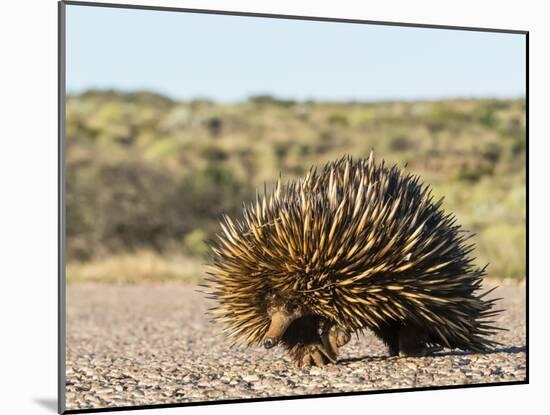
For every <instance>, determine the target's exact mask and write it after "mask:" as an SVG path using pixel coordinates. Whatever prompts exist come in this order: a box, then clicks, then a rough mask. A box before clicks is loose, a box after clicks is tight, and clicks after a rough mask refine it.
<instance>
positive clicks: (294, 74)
mask: <svg viewBox="0 0 550 415" xmlns="http://www.w3.org/2000/svg"><path fill="white" fill-rule="evenodd" d="M66 19H67V20H66V21H67V29H66V34H67V60H66V62H67V91H68V92H69V93H77V92H81V91H84V90H86V89H91V88H101V89H106V88H108V89H111V88H112V89H119V90H125V91H131V90H137V89H140V90H143V89H146V90H152V91H156V92H159V93H162V94H165V95H167V96H170V97H173V98H177V99H193V98H198V97H201V98H210V99H214V100H221V101H237V100H243V99H246V98H247V97H249V96H250V95H258V94H271V95H275V96H277V97H280V98H287V99H298V100H303V99H324V100H364V101H376V100H383V99H407V100H409V99H438V98H448V97H499V98H500V97H521V96H525V36H524V35H521V34H505V33H487V32H472V31H458V30H441V29H423V28H422V29H421V28H408V27H396V26H380V25H365V24H349V23H334V22H313V21H298V20H284V19H271V18H269V19H268V18H259V17H235V16H222V15H204V14H194V13H193V14H191V13H177V12H164V11H145V10H133V9H115V8H102V7H90V6H76V5H68V6H67V13H66Z"/></svg>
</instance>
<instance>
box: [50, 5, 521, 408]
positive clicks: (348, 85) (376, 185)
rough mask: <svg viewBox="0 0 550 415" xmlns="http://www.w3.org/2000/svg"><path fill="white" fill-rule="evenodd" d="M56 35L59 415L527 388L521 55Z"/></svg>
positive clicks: (229, 22) (430, 46) (363, 43)
mask: <svg viewBox="0 0 550 415" xmlns="http://www.w3.org/2000/svg"><path fill="white" fill-rule="evenodd" d="M59 11H60V14H59V16H60V22H59V23H60V32H59V33H60V39H59V40H60V85H59V87H60V160H61V164H60V215H61V216H60V219H61V220H60V223H61V228H60V281H59V293H60V305H59V307H60V308H59V311H60V326H59V333H60V339H59V340H60V349H59V359H60V362H59V365H60V373H59V396H60V398H59V404H60V406H59V410H60V412H67V413H69V412H86V411H92V410H94V411H97V410H102V409H105V410H107V409H113V408H119V409H120V408H150V407H163V406H182V405H188V404H197V403H212V402H217V403H230V402H243V401H254V400H269V399H274V398H279V399H280V398H288V399H291V398H298V397H300V398H304V397H312V396H315V397H319V396H340V395H348V394H358V393H360V394H362V393H372V392H384V391H396V390H398V391H416V390H421V389H438V388H449V387H462V386H465V385H469V386H471V385H503V384H520V383H527V381H528V378H527V365H526V361H527V347H528V345H527V336H526V330H527V319H526V301H527V284H526V280H527V246H526V241H527V235H526V233H527V229H526V221H527V217H526V215H527V185H526V174H527V171H526V166H527V141H528V140H527V134H526V131H527V125H526V123H527V113H526V111H527V88H526V85H527V72H526V60H527V47H528V44H527V40H528V38H527V36H528V33H527V32H519V31H508V30H501V29H477V28H476V29H472V28H459V27H445V26H440V27H436V26H425V25H420V24H417V25H406V24H399V23H388V22H367V21H359V20H344V19H340V20H339V19H331V18H317V17H315V18H313V17H299V16H275V15H259V14H246V13H230V12H223V11H204V10H202V11H201V10H187V9H168V8H152V7H143V6H141V7H140V6H128V5H126V6H122V7H118V6H116V5H109V4H107V5H101V4H97V3H93V4H86V3H79V2H71V1H68V2H61V3H60V9H59Z"/></svg>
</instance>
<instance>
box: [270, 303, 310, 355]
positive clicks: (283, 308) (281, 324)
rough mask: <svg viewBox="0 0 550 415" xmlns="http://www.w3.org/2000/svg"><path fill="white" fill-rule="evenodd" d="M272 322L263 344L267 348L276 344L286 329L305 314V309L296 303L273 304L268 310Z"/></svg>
mask: <svg viewBox="0 0 550 415" xmlns="http://www.w3.org/2000/svg"><path fill="white" fill-rule="evenodd" d="M267 312H268V315H269V318H270V319H271V322H270V324H269V328H268V329H267V332H266V334H265V336H264V340H263V345H264V347H265V348H266V349H271V348H272V347H274V346H276V345H277V343H279V340H281V337H283V335H284V334H285V332H286V329H287V328H288V327H289V326H290V325H291V324H292V323H293V322H294V321H295V320H296V319H298V318H300V317H302V316H304V309H303V308H302V307H300V306H299V305H296V304H294V303H279V304H276V305H271V306H270V307H269V308H268V310H267Z"/></svg>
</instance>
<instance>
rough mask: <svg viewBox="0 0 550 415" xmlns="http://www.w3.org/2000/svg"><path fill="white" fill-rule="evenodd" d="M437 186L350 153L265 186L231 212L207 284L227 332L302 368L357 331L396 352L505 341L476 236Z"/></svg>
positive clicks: (332, 353) (483, 346) (478, 347)
mask: <svg viewBox="0 0 550 415" xmlns="http://www.w3.org/2000/svg"><path fill="white" fill-rule="evenodd" d="M441 205H442V199H441V200H439V201H434V199H433V196H432V194H431V190H430V188H429V186H428V185H425V184H423V183H422V182H421V181H420V178H419V177H418V176H415V175H412V174H405V173H403V172H402V171H401V170H400V169H399V168H398V167H397V166H393V167H391V168H389V167H386V166H385V164H384V162H382V163H379V164H377V163H375V161H374V157H373V154H372V153H371V155H370V157H369V158H368V159H360V160H356V161H354V160H353V159H352V158H350V157H349V156H345V157H343V158H341V159H339V160H337V161H334V162H332V163H329V164H327V165H325V166H324V167H323V168H322V169H321V170H317V169H315V168H312V169H311V170H310V171H309V173H308V174H307V176H306V177H305V178H303V179H301V180H297V181H291V182H289V183H287V184H282V183H281V180H280V179H279V181H278V182H277V183H276V185H275V186H274V189H273V191H270V192H268V191H267V190H265V189H264V194H263V196H257V197H256V201H255V203H251V204H250V205H245V206H244V208H243V217H242V219H241V220H236V221H235V220H232V219H231V218H229V217H228V216H225V217H224V218H223V221H222V223H221V229H222V231H223V232H221V233H220V234H219V235H218V239H217V240H216V241H215V242H212V261H213V264H212V265H211V266H210V269H209V272H208V273H209V277H208V278H207V283H206V286H207V287H209V289H210V291H209V294H210V297H211V298H213V299H215V300H216V301H217V303H218V304H217V306H216V307H214V308H213V309H212V310H211V313H212V316H213V319H214V320H215V321H218V322H221V323H224V324H225V332H226V334H227V335H228V336H229V337H230V338H232V339H233V340H235V341H237V340H242V341H244V342H245V343H246V344H248V345H253V344H259V343H263V345H264V347H265V348H267V349H269V348H271V347H273V346H275V345H276V344H278V343H281V344H282V345H283V346H284V347H285V348H286V349H287V350H288V351H289V353H290V355H291V357H292V358H293V360H294V361H295V363H296V364H297V365H298V366H302V365H311V364H314V365H323V364H325V363H328V362H336V358H337V353H338V349H339V348H340V347H342V346H343V345H344V344H346V343H347V342H348V341H349V340H350V337H351V334H352V333H359V332H361V331H364V330H365V329H370V330H371V331H372V332H374V333H375V334H376V335H377V336H378V337H379V338H380V339H382V341H384V343H385V344H386V345H387V346H388V348H389V354H390V355H405V356H407V355H424V354H427V353H429V352H432V351H435V350H439V349H441V348H442V347H447V348H459V349H462V350H470V351H475V352H482V351H486V350H488V349H489V348H491V347H494V346H495V345H497V344H498V343H496V342H495V341H493V340H491V339H489V338H488V337H489V336H491V335H493V334H495V333H496V331H497V330H499V329H500V328H498V327H495V326H494V325H493V324H494V322H493V321H492V317H494V316H495V315H497V314H498V313H499V312H501V311H502V310H493V306H494V302H495V301H496V300H497V299H493V300H486V299H485V297H486V296H487V294H488V293H489V292H490V291H492V290H490V291H487V292H484V293H479V292H478V290H479V289H480V286H481V283H482V279H483V276H484V275H485V268H483V269H478V268H475V267H474V265H473V260H474V259H473V258H471V257H470V256H469V254H470V253H471V252H472V250H473V249H474V244H471V243H467V241H468V240H469V239H470V237H471V235H469V234H466V232H465V231H464V230H462V228H461V226H460V225H458V224H457V223H456V218H455V217H454V215H453V214H449V213H445V212H444V211H443V210H442V209H441Z"/></svg>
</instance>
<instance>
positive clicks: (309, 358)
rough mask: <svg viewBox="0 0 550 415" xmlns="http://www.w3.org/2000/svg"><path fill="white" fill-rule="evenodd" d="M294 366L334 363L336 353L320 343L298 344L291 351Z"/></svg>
mask: <svg viewBox="0 0 550 415" xmlns="http://www.w3.org/2000/svg"><path fill="white" fill-rule="evenodd" d="M292 356H293V359H294V364H295V366H297V367H299V368H301V367H308V366H324V365H326V364H328V363H336V354H335V353H334V352H333V351H332V350H329V349H327V348H325V346H323V345H322V344H320V343H314V344H307V345H300V346H297V347H296V348H295V350H294V351H293V353H292Z"/></svg>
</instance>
